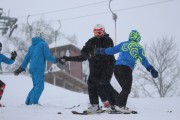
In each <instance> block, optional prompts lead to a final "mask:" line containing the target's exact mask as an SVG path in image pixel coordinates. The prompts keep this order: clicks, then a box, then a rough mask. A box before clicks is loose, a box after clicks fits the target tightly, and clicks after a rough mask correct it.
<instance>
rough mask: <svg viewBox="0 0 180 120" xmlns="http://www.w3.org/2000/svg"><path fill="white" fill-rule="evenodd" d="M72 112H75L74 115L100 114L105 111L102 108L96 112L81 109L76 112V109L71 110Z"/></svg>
mask: <svg viewBox="0 0 180 120" xmlns="http://www.w3.org/2000/svg"><path fill="white" fill-rule="evenodd" d="M71 112H72V113H73V114H76V115H93V114H101V113H104V112H106V110H102V111H98V112H96V113H89V112H87V111H83V112H77V111H71Z"/></svg>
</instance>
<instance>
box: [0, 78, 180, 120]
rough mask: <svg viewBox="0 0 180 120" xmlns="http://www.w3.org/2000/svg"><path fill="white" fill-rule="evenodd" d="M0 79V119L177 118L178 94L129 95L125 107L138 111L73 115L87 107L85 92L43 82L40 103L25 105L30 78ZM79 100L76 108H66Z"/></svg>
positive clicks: (177, 119) (179, 118)
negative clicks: (1, 88) (1, 89)
mask: <svg viewBox="0 0 180 120" xmlns="http://www.w3.org/2000/svg"><path fill="white" fill-rule="evenodd" d="M0 80H2V81H4V82H5V83H6V85H7V86H6V90H5V92H4V95H3V98H2V100H1V103H3V104H5V105H6V107H3V108H0V120H85V119H86V120H117V119H121V120H180V97H171V98H129V100H128V107H130V108H132V109H135V110H137V111H138V112H139V114H130V115H125V114H116V115H112V114H107V113H103V114H99V115H88V116H80V115H73V114H72V113H71V111H72V110H77V111H83V110H84V109H86V108H87V107H88V103H89V99H88V95H86V94H83V93H76V92H72V91H69V90H66V89H63V88H60V87H56V86H53V85H50V84H48V83H46V84H45V89H44V92H43V94H42V96H41V98H40V103H41V104H42V106H37V105H31V106H26V105H25V104H24V102H25V99H26V96H27V94H28V92H29V91H30V89H31V88H32V82H31V78H30V77H27V76H24V75H19V76H14V75H0ZM79 104H80V106H79V107H77V108H73V109H66V108H68V107H72V106H74V105H75V106H76V105H79ZM58 112H61V113H62V114H57V113H58Z"/></svg>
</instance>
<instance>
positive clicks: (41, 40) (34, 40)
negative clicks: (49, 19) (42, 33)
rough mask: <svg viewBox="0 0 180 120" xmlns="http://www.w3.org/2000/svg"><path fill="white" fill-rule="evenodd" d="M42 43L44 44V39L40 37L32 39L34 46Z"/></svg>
mask: <svg viewBox="0 0 180 120" xmlns="http://www.w3.org/2000/svg"><path fill="white" fill-rule="evenodd" d="M40 42H44V39H42V38H40V37H34V38H32V45H33V46H34V45H37V44H38V43H40Z"/></svg>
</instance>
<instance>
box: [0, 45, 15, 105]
mask: <svg viewBox="0 0 180 120" xmlns="http://www.w3.org/2000/svg"><path fill="white" fill-rule="evenodd" d="M1 50H2V44H1V42H0V64H1V62H3V63H5V64H13V63H14V61H15V58H16V56H17V53H16V51H14V52H12V53H11V58H10V59H9V58H7V57H6V56H5V55H3V54H2V53H1ZM5 87H6V84H5V83H4V82H3V81H1V80H0V100H1V98H2V95H3V92H4V89H5ZM0 107H3V105H2V104H1V103H0Z"/></svg>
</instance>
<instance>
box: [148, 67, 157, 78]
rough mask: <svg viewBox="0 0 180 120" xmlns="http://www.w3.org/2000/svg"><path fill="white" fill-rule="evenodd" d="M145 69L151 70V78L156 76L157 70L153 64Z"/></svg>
mask: <svg viewBox="0 0 180 120" xmlns="http://www.w3.org/2000/svg"><path fill="white" fill-rule="evenodd" d="M146 69H147V71H149V72H151V75H152V76H153V78H157V77H158V71H156V70H155V69H154V67H153V66H151V65H150V66H148V67H147V68H146Z"/></svg>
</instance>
